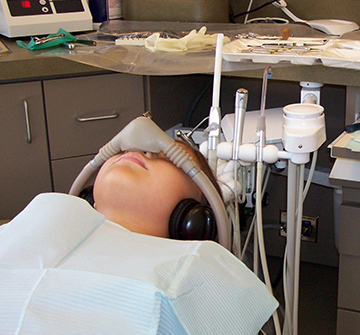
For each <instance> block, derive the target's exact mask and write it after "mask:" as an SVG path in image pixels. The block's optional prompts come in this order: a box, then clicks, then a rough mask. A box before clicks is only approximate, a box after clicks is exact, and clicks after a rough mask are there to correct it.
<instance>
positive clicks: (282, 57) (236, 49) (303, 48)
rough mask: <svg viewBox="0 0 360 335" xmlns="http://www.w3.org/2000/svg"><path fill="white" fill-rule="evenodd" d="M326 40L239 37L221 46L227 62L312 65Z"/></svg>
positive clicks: (318, 56)
mask: <svg viewBox="0 0 360 335" xmlns="http://www.w3.org/2000/svg"><path fill="white" fill-rule="evenodd" d="M327 42H328V41H327V40H326V39H323V38H302V37H296V38H295V37H290V38H289V39H287V40H282V39H281V38H270V37H268V38H264V39H259V38H254V39H250V38H239V39H237V40H234V41H232V42H230V43H228V44H226V45H224V47H223V58H224V59H225V60H227V61H229V62H243V61H252V62H253V63H269V64H276V63H279V62H290V63H291V64H300V65H312V64H314V63H315V62H317V61H318V59H319V58H320V55H321V51H322V50H323V49H324V48H325V46H326V44H327Z"/></svg>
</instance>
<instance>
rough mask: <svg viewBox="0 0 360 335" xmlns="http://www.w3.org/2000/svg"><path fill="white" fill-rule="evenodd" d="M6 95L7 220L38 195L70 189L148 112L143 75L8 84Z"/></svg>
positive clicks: (2, 114)
mask: <svg viewBox="0 0 360 335" xmlns="http://www.w3.org/2000/svg"><path fill="white" fill-rule="evenodd" d="M0 99H1V106H0V152H1V155H2V157H1V161H0V162H1V163H0V173H1V189H0V219H4V220H6V219H11V218H13V217H14V216H15V215H16V214H17V213H19V212H20V211H21V210H22V209H23V208H24V207H25V206H26V205H27V204H28V203H29V201H31V199H32V198H33V197H34V196H35V195H37V194H38V193H41V192H51V191H55V192H66V193H67V192H68V191H69V189H70V186H71V184H72V182H73V181H74V179H75V177H76V176H77V174H78V173H79V172H80V170H81V169H82V168H83V167H84V165H85V164H86V163H87V162H88V161H89V160H90V159H91V158H92V157H93V156H94V154H96V153H97V152H98V150H99V148H100V147H101V146H103V145H104V144H106V143H107V142H108V141H109V140H111V138H112V137H113V136H115V135H116V134H117V133H118V132H119V131H120V130H121V129H122V128H123V127H124V126H125V125H126V124H127V123H129V122H130V121H131V120H133V119H134V118H135V117H137V116H140V115H142V114H143V113H144V92H143V78H142V76H134V75H127V74H106V75H94V76H82V77H74V78H62V79H54V80H43V81H34V82H28V83H17V84H4V85H0ZM44 107H45V108H44Z"/></svg>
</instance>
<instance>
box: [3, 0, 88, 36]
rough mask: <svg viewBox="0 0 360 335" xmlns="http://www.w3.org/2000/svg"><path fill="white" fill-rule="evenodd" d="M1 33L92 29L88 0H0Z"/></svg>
mask: <svg viewBox="0 0 360 335" xmlns="http://www.w3.org/2000/svg"><path fill="white" fill-rule="evenodd" d="M0 4H1V6H0V34H2V35H4V36H7V37H21V36H36V35H47V34H51V33H56V32H57V31H58V30H59V29H60V28H63V29H65V30H66V31H68V32H76V31H87V30H92V29H93V25H92V16H91V13H90V10H89V6H88V4H87V1H86V0H0Z"/></svg>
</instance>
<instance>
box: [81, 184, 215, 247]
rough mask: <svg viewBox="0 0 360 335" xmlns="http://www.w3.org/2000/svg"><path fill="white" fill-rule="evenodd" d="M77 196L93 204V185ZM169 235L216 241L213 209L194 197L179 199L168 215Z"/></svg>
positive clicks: (183, 238) (178, 238)
mask: <svg viewBox="0 0 360 335" xmlns="http://www.w3.org/2000/svg"><path fill="white" fill-rule="evenodd" d="M79 197H80V198H83V199H85V200H86V201H87V202H89V203H90V205H91V206H94V198H93V186H88V187H86V188H84V189H83V190H82V191H81V192H80V194H79ZM169 236H170V238H171V239H176V240H212V241H216V238H217V228H216V220H215V215H214V212H213V210H212V209H211V207H210V206H208V205H206V204H203V203H201V202H199V201H197V200H194V199H184V200H182V201H180V202H179V203H178V205H177V206H176V207H175V209H174V210H173V212H172V213H171V216H170V220H169Z"/></svg>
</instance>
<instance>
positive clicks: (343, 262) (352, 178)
mask: <svg viewBox="0 0 360 335" xmlns="http://www.w3.org/2000/svg"><path fill="white" fill-rule="evenodd" d="M351 136H352V134H346V133H343V134H342V135H340V136H339V137H338V138H337V139H336V140H335V141H334V142H333V143H332V144H331V146H330V148H331V154H332V156H333V157H336V161H335V164H334V166H333V169H332V171H331V174H330V181H331V182H332V183H333V184H334V185H338V186H341V187H342V203H341V206H340V217H339V255H340V256H339V286H338V313H337V332H336V334H338V335H347V334H349V335H350V334H355V333H358V332H356V331H355V330H356V329H359V328H360V286H359V280H360V221H359V216H360V177H359V169H360V154H359V152H358V151H356V150H354V151H353V150H350V149H348V148H347V143H348V142H349V140H350V139H351Z"/></svg>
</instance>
